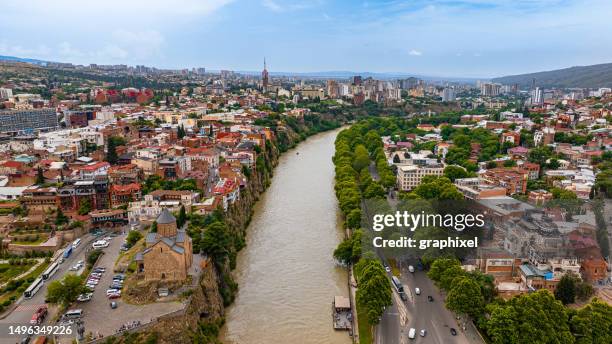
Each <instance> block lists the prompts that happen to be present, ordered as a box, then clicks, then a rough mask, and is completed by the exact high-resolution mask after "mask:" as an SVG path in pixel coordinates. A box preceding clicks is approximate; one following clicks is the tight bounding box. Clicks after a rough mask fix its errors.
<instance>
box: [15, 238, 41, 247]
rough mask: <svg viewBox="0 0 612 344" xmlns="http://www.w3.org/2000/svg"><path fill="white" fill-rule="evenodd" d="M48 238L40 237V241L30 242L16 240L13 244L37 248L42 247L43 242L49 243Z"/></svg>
mask: <svg viewBox="0 0 612 344" xmlns="http://www.w3.org/2000/svg"><path fill="white" fill-rule="evenodd" d="M47 239H48V238H47V237H43V236H41V237H39V238H38V239H35V240H33V241H29V240H15V241H12V242H11V244H15V245H28V246H36V245H40V244H42V243H43V242H45V241H47Z"/></svg>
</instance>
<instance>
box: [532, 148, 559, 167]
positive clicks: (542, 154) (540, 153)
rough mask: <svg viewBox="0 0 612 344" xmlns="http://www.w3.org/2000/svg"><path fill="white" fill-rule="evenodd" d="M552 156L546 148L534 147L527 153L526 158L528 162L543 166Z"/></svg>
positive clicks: (550, 151)
mask: <svg viewBox="0 0 612 344" xmlns="http://www.w3.org/2000/svg"><path fill="white" fill-rule="evenodd" d="M552 154H553V153H552V150H551V149H550V148H549V147H547V146H543V147H536V148H533V149H531V150H530V151H529V155H528V156H527V158H528V160H529V161H530V162H533V163H536V164H539V165H540V166H544V165H545V164H546V160H548V159H550V158H551V157H552Z"/></svg>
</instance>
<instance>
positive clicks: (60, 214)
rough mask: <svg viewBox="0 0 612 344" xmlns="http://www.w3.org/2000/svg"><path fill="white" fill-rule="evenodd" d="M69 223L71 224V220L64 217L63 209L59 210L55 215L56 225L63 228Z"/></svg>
mask: <svg viewBox="0 0 612 344" xmlns="http://www.w3.org/2000/svg"><path fill="white" fill-rule="evenodd" d="M68 222H70V219H69V218H68V217H67V216H66V215H64V212H63V211H62V208H57V212H56V214H55V225H56V226H61V225H65V224H67V223H68Z"/></svg>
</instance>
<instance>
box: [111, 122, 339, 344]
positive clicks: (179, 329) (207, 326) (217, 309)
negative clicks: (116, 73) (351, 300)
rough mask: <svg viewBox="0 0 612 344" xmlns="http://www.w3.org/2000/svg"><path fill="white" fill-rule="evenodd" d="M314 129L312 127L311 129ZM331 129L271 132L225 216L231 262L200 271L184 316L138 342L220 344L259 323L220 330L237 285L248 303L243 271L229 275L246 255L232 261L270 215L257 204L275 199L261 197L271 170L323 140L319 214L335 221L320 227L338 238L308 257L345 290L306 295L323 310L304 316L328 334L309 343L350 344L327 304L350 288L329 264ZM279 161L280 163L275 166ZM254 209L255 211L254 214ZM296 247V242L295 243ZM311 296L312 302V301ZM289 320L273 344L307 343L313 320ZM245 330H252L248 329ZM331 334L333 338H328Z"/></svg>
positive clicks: (305, 126) (306, 126)
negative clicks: (324, 198) (323, 196)
mask: <svg viewBox="0 0 612 344" xmlns="http://www.w3.org/2000/svg"><path fill="white" fill-rule="evenodd" d="M313 123H315V124H314V125H313ZM329 124H330V122H329V121H328V122H327V123H324V122H323V121H317V122H307V121H305V122H302V123H298V124H296V123H290V125H287V126H279V127H275V128H274V131H275V134H276V138H275V140H273V141H268V143H267V144H266V146H265V147H264V148H263V149H262V151H261V154H260V157H261V159H258V163H257V167H258V168H257V169H256V170H255V171H253V172H254V173H252V174H251V175H250V176H249V183H247V185H246V187H245V188H244V189H243V190H241V197H240V200H239V201H238V202H236V203H235V204H234V205H232V206H231V207H230V208H229V209H228V211H227V212H226V213H224V214H223V221H224V223H225V224H226V225H227V227H228V231H229V232H230V235H231V236H232V238H233V242H234V249H233V252H231V254H230V256H229V259H226V260H224V261H223V262H214V261H211V262H210V263H209V264H207V265H206V266H205V267H203V269H202V273H201V277H200V280H199V281H197V282H196V283H195V285H194V286H195V288H193V290H192V292H191V295H190V297H189V302H188V306H187V309H186V311H185V312H184V314H183V315H181V316H176V317H172V318H169V319H163V320H161V321H159V322H158V323H157V324H156V325H155V326H152V327H149V328H147V329H146V330H145V331H144V332H143V333H141V334H140V336H142V337H140V338H143V337H146V336H147V335H148V334H155V335H156V342H157V343H219V342H220V341H219V334H220V332H221V330H222V331H223V336H225V335H227V334H228V332H227V328H228V327H229V328H231V329H235V328H240V327H241V325H239V326H234V325H233V324H235V320H233V319H240V321H242V322H244V323H245V324H246V323H249V321H251V320H253V319H255V320H256V319H257V318H258V317H261V314H262V313H261V312H260V311H256V312H254V313H251V314H248V315H244V316H238V317H232V320H231V322H229V321H228V324H229V325H228V326H225V327H224V324H225V322H226V307H227V306H228V305H230V304H232V303H233V302H234V298H235V297H236V295H237V292H238V288H239V285H240V291H241V293H240V294H238V295H240V300H248V299H251V297H248V296H245V297H242V296H241V295H242V294H243V292H242V289H243V288H245V285H250V284H251V283H250V281H249V280H247V279H242V277H241V276H242V274H241V272H240V271H242V270H241V268H238V269H236V271H235V272H233V271H232V270H234V268H236V267H237V262H240V264H243V265H241V267H243V266H246V265H248V264H249V262H248V260H247V259H242V256H244V255H247V254H246V253H240V254H239V255H242V256H241V258H238V260H237V259H236V258H237V254H238V252H240V251H241V250H242V249H243V248H244V247H245V244H247V242H246V241H245V240H249V242H248V245H246V247H249V246H250V245H252V244H253V242H255V241H252V240H251V239H249V238H248V237H247V235H246V234H247V232H248V231H251V230H252V229H251V228H257V227H259V225H252V226H249V224H250V223H251V221H252V216H253V214H261V217H264V218H265V217H267V216H268V215H269V214H268V212H267V211H266V210H265V207H264V206H263V205H260V203H262V202H258V201H259V199H260V197H264V198H265V197H267V198H268V199H275V198H276V197H274V196H267V194H268V193H266V192H265V191H266V189H267V188H268V187H269V186H270V185H275V184H272V183H271V180H272V176H273V174H275V173H276V169H275V168H276V167H277V165H279V164H280V165H283V164H282V161H284V159H288V158H289V157H294V156H298V155H297V154H294V153H295V152H296V151H295V150H292V148H294V147H296V146H297V145H298V144H299V143H300V142H302V141H304V140H306V139H308V141H307V143H308V142H311V141H313V140H314V141H316V140H317V138H318V137H326V138H327V140H328V141H326V142H325V145H326V147H327V149H328V152H327V154H326V155H323V156H319V159H320V160H319V162H318V163H319V164H323V165H325V166H327V168H328V173H327V174H326V176H327V177H328V178H329V180H328V181H326V184H323V183H318V184H320V185H325V186H326V187H327V192H328V193H329V195H330V196H329V198H330V203H329V204H328V207H325V208H324V210H323V211H324V212H328V213H330V214H333V219H331V220H330V219H327V221H324V222H325V224H327V226H330V225H331V226H332V227H333V228H334V229H335V230H328V232H329V233H332V234H333V235H334V236H337V237H334V238H333V240H331V241H330V242H329V243H328V244H329V247H328V248H326V249H325V250H324V252H321V253H318V254H317V255H318V257H317V256H312V258H315V259H316V261H317V262H322V261H323V262H325V264H326V267H325V268H324V271H325V272H330V271H331V273H332V275H333V274H336V275H337V276H336V277H332V278H331V279H332V280H337V281H340V284H339V286H340V287H339V288H343V289H344V290H345V291H344V292H341V291H337V290H332V291H331V294H330V295H328V294H329V293H330V292H329V291H328V292H327V293H325V294H321V293H317V292H316V291H314V294H312V293H306V294H304V295H305V296H304V300H305V301H308V302H309V303H311V304H312V305H316V306H319V307H323V308H312V307H311V308H310V311H306V312H304V313H303V314H308V315H310V316H312V314H318V315H320V319H319V321H318V322H317V326H319V327H320V328H321V329H322V330H323V329H324V331H326V333H327V334H326V335H325V336H324V337H322V339H321V340H318V341H314V342H313V343H336V342H337V343H348V342H350V340H349V337H348V335H347V334H346V332H336V333H334V332H333V330H332V321H331V313H330V307H331V301H332V299H333V296H334V295H336V294H337V295H347V294H348V288H347V286H346V281H347V278H348V277H347V275H346V271H345V270H344V269H342V268H339V267H336V266H335V262H334V261H333V258H332V256H331V253H332V252H333V248H334V247H335V246H336V245H337V243H338V242H339V241H341V240H342V237H343V234H342V232H341V231H340V230H338V228H340V227H337V221H340V218H339V217H338V212H337V211H334V210H333V209H334V207H336V205H335V203H336V202H335V197H334V196H333V165H332V163H331V156H332V155H333V141H334V139H335V135H336V134H337V132H338V131H339V129H337V125H335V126H334V125H333V124H332V125H331V126H330V125H329ZM333 129H337V130H333ZM330 130H332V131H330ZM320 132H323V133H320ZM301 149H302V146H300V148H299V150H301ZM284 152H287V153H286V154H282V153H284ZM299 156H300V157H301V156H302V155H301V154H300V155H299ZM312 156H318V154H314V155H312ZM279 159H280V162H281V163H279ZM307 165H308V167H309V168H313V169H312V170H311V171H310V172H309V173H308V174H309V175H317V173H318V172H317V170H316V166H317V165H316V164H312V163H310V164H307ZM277 183H278V182H277ZM279 184H280V183H279ZM302 185H306V184H302ZM306 186H307V185H306ZM279 188H281V189H284V193H285V194H287V195H289V194H292V195H295V196H299V193H296V191H295V190H294V191H290V190H288V189H285V188H282V187H280V186H279ZM303 192H304V191H302V193H303ZM281 203H282V205H283V206H286V205H289V204H290V202H289V203H288V202H286V201H285V202H281ZM255 208H257V210H255ZM262 209H263V210H262ZM330 210H331V211H330ZM281 211H282V210H281ZM300 216H302V217H303V221H308V220H309V215H308V213H307V210H306V211H304V212H301V213H300ZM294 220H295V221H302V220H301V218H300V217H296V218H295V219H294ZM298 223H301V222H298ZM285 224H286V223H285ZM264 226H265V225H264ZM247 228H248V229H247ZM264 228H266V227H264ZM328 229H329V228H328ZM255 232H257V231H255ZM301 232H302V233H309V231H308V230H302V231H301ZM317 239H320V237H318V236H313V235H311V236H310V237H309V239H308V240H310V242H311V243H312V242H313V241H312V240H314V242H316V241H317ZM288 241H290V240H288ZM272 242H274V241H272ZM297 242H299V240H298V241H297ZM280 246H282V245H280ZM280 246H279V247H280ZM295 250H296V251H301V252H303V253H306V252H308V250H307V249H300V247H296V248H295ZM242 251H245V250H242ZM265 251H268V250H265ZM271 252H273V251H271ZM308 259H311V257H310V256H308V257H304V259H300V261H301V262H302V264H303V265H302V266H299V265H298V266H297V268H296V269H295V271H300V270H302V269H303V268H304V267H305V266H307V265H308ZM296 261H298V260H297V259H295V258H294V257H291V256H288V257H287V258H286V259H279V260H276V261H275V262H274V263H273V264H272V265H271V266H268V268H267V269H268V270H270V271H273V270H275V269H277V266H284V265H285V264H286V266H291V264H294V263H295V262H296ZM316 270H317V269H311V270H304V271H307V273H306V274H304V275H303V276H310V275H312V273H314V272H316ZM309 273H310V274H309ZM234 275H236V276H238V278H237V279H238V283H236V282H235V281H234V277H233V276H234ZM306 279H307V280H308V279H309V278H306ZM288 282H289V284H291V283H293V284H292V285H294V286H296V287H299V286H300V282H299V281H297V280H296V281H293V282H292V281H290V280H288ZM319 282H320V284H322V285H327V284H328V283H329V281H328V280H326V279H321V280H320V281H319ZM274 288H277V289H278V290H280V291H283V290H286V288H287V285H286V284H280V285H272V286H271V289H269V290H267V291H268V292H270V293H274ZM262 290H266V289H265V288H262ZM244 293H248V289H247V290H245V291H244ZM290 294H294V293H290ZM313 296H315V297H314V298H312V297H313ZM259 297H262V298H261V300H264V303H265V300H266V298H265V297H264V296H257V297H255V300H258V299H259ZM287 301H289V305H290V306H291V300H289V299H287ZM275 304H276V305H282V304H284V302H280V303H273V302H272V303H270V305H271V306H274V305H275ZM304 306H305V308H304V309H302V310H305V309H308V307H306V306H307V305H304ZM232 309H240V306H235V307H234V308H232ZM249 309H252V308H249ZM313 309H315V311H314V313H313V311H312V310H313ZM269 313H272V314H273V313H275V311H274V310H270V311H269ZM228 314H229V315H230V317H231V316H232V314H233V313H228ZM291 319H292V318H291V317H288V318H287V319H284V320H286V321H287V324H286V326H283V327H282V328H284V329H286V331H285V333H284V334H280V337H276V338H274V339H275V340H277V339H279V338H283V339H285V337H284V336H286V337H287V338H289V337H292V336H293V338H298V339H297V342H304V338H307V337H309V336H310V335H311V334H312V327H311V326H310V322H309V321H310V320H311V319H309V318H308V317H306V318H301V319H300V320H298V322H300V321H301V329H302V331H296V326H295V321H292V320H291ZM295 319H297V318H295ZM273 325H274V324H270V323H267V324H266V325H265V326H263V327H262V328H261V330H262V331H266V330H269V327H270V326H273ZM298 327H299V326H298ZM249 328H253V327H252V325H251V326H250V327H249ZM329 331H332V332H331V333H329ZM229 333H230V337H231V339H228V342H230V340H231V341H232V342H234V343H269V342H271V341H270V340H269V338H268V339H262V340H261V341H260V340H257V339H256V338H248V339H245V340H241V339H240V338H235V337H232V333H234V332H232V330H230V332H229ZM330 336H337V337H338V338H342V339H341V340H339V341H335V340H332V341H330V340H329V338H330ZM222 338H223V337H222ZM294 341H296V340H294ZM123 342H125V341H124V340H122V339H121V338H117V339H116V340H115V341H113V342H112V343H123Z"/></svg>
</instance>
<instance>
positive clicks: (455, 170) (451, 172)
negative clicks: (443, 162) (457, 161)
mask: <svg viewBox="0 0 612 344" xmlns="http://www.w3.org/2000/svg"><path fill="white" fill-rule="evenodd" d="M444 176H445V177H446V178H448V179H450V181H451V182H454V181H455V179H459V178H467V177H468V176H469V173H468V172H467V171H466V170H465V168H463V167H461V166H456V165H448V166H446V167H445V168H444Z"/></svg>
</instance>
